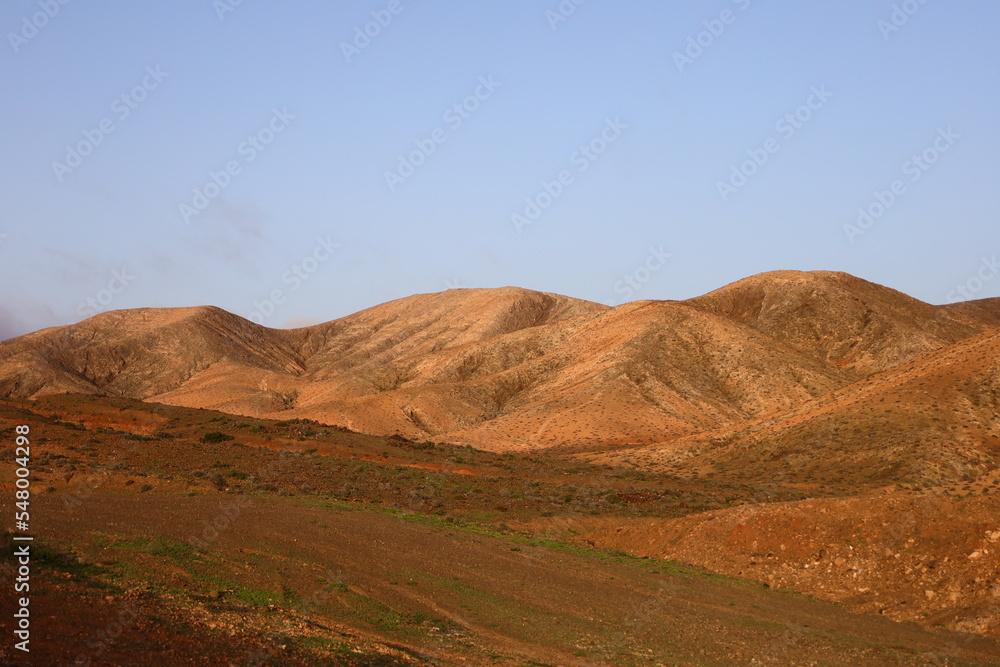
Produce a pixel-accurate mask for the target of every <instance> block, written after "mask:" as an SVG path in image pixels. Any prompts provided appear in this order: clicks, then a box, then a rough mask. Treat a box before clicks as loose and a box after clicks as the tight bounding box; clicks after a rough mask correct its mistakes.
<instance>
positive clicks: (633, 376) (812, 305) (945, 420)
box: [0, 271, 1000, 483]
mask: <svg viewBox="0 0 1000 667" xmlns="http://www.w3.org/2000/svg"><path fill="white" fill-rule="evenodd" d="M998 353H1000V299H984V300H980V301H973V302H965V303H959V304H954V305H947V306H933V305H930V304H927V303H924V302H922V301H919V300H917V299H914V298H911V297H909V296H907V295H905V294H902V293H900V292H897V291H895V290H892V289H889V288H887V287H883V286H880V285H877V284H874V283H871V282H867V281H865V280H862V279H859V278H856V277H853V276H850V275H848V274H844V273H836V272H825V271H816V272H798V271H777V272H771V273H764V274H760V275H756V276H752V277H749V278H746V279H744V280H740V281H738V282H735V283H733V284H731V285H728V286H726V287H723V288H721V289H718V290H716V291H714V292H711V293H709V294H706V295H704V296H700V297H697V298H693V299H688V300H684V301H635V302H631V303H627V304H624V305H621V306H617V307H613V308H612V307H608V306H604V305H601V304H597V303H593V302H589V301H584V300H578V299H573V298H569V297H565V296H559V295H556V294H549V293H541V292H534V291H530V290H525V289H519V288H512V287H505V288H498V289H454V290H448V291H446V292H441V293H435V294H420V295H416V296H411V297H407V298H403V299H399V300H396V301H391V302H389V303H385V304H382V305H378V306H375V307H373V308H369V309H367V310H363V311H361V312H358V313H355V314H353V315H349V316H347V317H343V318H340V319H337V320H333V321H330V322H327V323H324V324H319V325H316V326H311V327H306V328H301V329H291V330H278V329H269V328H265V327H262V326H259V325H256V324H254V323H251V322H249V321H247V320H245V319H242V318H240V317H238V316H236V315H233V314H231V313H228V312H226V311H223V310H221V309H219V308H215V307H208V306H206V307H192V308H170V309H149V308H141V309H133V310H123V311H113V312H107V313H102V314H99V315H96V316H94V317H92V318H90V319H87V320H85V321H83V322H80V323H78V324H73V325H69V326H63V327H55V328H49V329H44V330H41V331H38V332H35V333H31V334H28V335H25V336H20V337H17V338H13V339H10V340H7V341H4V342H0V396H4V397H8V398H14V399H26V398H27V399H32V398H39V397H43V396H46V395H50V394H58V393H82V394H97V395H108V396H118V397H128V398H134V399H140V400H144V401H150V402H158V403H165V404H170V405H177V406H184V407H194V408H211V409H215V410H220V411H224V412H228V413H233V414H239V415H247V416H254V417H268V418H277V419H292V418H308V419H312V420H316V421H319V422H322V423H326V424H331V425H340V426H344V427H347V428H350V429H352V430H356V431H360V432H365V433H372V434H399V435H402V436H405V437H408V438H411V439H416V440H434V441H447V442H452V443H457V444H469V445H473V446H475V447H479V448H484V449H492V450H498V451H499V450H504V451H512V450H515V451H531V450H537V449H540V448H553V447H575V448H582V449H585V450H588V451H590V452H591V454H592V456H593V457H594V458H597V459H600V458H605V459H611V458H613V459H616V460H627V461H629V462H632V463H636V464H642V465H651V466H660V467H664V468H667V469H679V468H680V467H681V466H682V465H683V466H686V467H687V468H688V469H692V466H693V469H697V470H701V471H703V472H710V471H715V472H720V471H722V472H725V471H729V472H731V473H732V474H733V475H735V476H739V475H740V474H741V471H743V472H746V473H747V474H750V471H751V470H753V469H754V467H755V466H757V467H759V466H764V467H765V468H769V469H770V468H773V469H774V472H776V473H777V472H781V471H787V470H789V469H792V470H796V471H799V472H801V473H802V474H804V475H812V476H815V477H816V478H818V479H823V478H824V476H830V475H835V474H836V471H837V469H841V468H842V467H843V465H844V464H845V463H850V464H852V465H855V464H864V465H865V466H866V467H867V469H869V470H873V471H875V472H874V473H873V474H875V475H876V476H877V475H883V476H885V477H886V478H893V479H898V478H907V479H909V480H910V481H915V482H919V481H920V480H923V481H924V482H925V483H932V482H934V483H937V482H941V481H947V480H953V479H959V478H962V477H963V476H966V475H970V474H972V475H975V474H976V471H977V470H980V469H985V468H986V465H987V459H989V458H991V457H993V456H998V455H1000V418H998V417H997V415H998V414H1000V379H998V378H1000V373H998V370H1000V354H998Z"/></svg>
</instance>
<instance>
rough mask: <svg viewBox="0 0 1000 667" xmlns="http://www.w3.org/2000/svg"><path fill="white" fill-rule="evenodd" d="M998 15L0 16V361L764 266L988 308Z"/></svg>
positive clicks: (361, 4)
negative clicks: (163, 321)
mask: <svg viewBox="0 0 1000 667" xmlns="http://www.w3.org/2000/svg"><path fill="white" fill-rule="evenodd" d="M998 24H1000V4H997V3H986V2H982V1H981V0H978V1H972V0H952V1H951V2H948V3H945V2H942V1H940V0H906V1H899V0H896V1H890V0H838V1H837V2H808V3H805V2H793V1H791V0H768V1H765V0H706V1H699V2H662V1H656V2H654V1H653V0H633V1H629V2H610V1H609V0H562V2H560V1H559V0H505V1H504V2H482V1H479V2H477V1H470V0H463V1H459V0H441V1H434V0H376V1H368V0H364V1H362V0H358V1H352V2H320V1H318V0H302V1H300V2H295V3H278V2H265V1H264V0H242V1H239V0H175V1H173V2H169V3H168V2H159V3H136V2H126V1H125V0H103V1H102V2H83V1H82V0H30V1H29V0H9V1H8V2H5V3H3V5H2V7H0V30H2V32H3V33H4V44H2V45H0V52H2V54H0V84H2V90H3V93H4V95H3V98H4V100H3V103H2V104H0V121H2V122H0V133H2V146H3V148H2V155H3V159H2V160H0V181H2V183H3V186H2V187H0V211H2V214H0V281H2V286H3V287H2V297H0V339H5V338H9V337H12V336H16V335H20V334H23V333H27V332H29V331H33V330H37V329H40V328H43V327H49V326H56V325H65V324H70V323H74V322H78V321H81V320H82V319H85V318H86V317H89V316H91V315H93V314H95V313H97V312H102V311H106V310H114V309H121V308H136V307H175V306H193V305H202V304H211V305H215V306H219V307H221V308H224V309H226V310H228V311H230V312H233V313H236V314H238V315H240V316H242V317H246V318H248V319H252V320H253V321H255V322H258V323H261V324H265V325H266V326H269V327H294V326H305V325H308V324H313V323H318V322H322V321H327V320H331V319H334V318H337V317H342V316H344V315H347V314H350V313H353V312H356V311H359V310H362V309H364V308H367V307H370V306H373V305H376V304H379V303H382V302H385V301H389V300H392V299H396V298H400V297H405V296H408V295H412V294H417V293H426V292H437V291H441V290H445V289H450V288H456V287H500V286H505V285H515V286H519V287H524V288H528V289H533V290H540V291H546V292H555V293H559V294H565V295H567V296H572V297H577V298H582V299H589V300H592V301H598V302H601V303H607V304H611V305H616V304H620V303H623V302H626V301H631V300H636V299H685V298H689V297H693V296H697V295H699V294H703V293H706V292H708V291H711V290H713V289H716V288H719V287H721V286H723V285H726V284H728V283H730V282H733V281H736V280H739V279H741V278H744V277H746V276H749V275H752V274H755V273H759V272H763V271H771V270H778V269H796V270H832V271H846V272H848V273H851V274H853V275H856V276H859V277H861V278H865V279H867V280H871V281H874V282H877V283H880V284H883V285H887V286H889V287H892V288H895V289H898V290H900V291H903V292H905V293H907V294H910V295H912V296H914V297H917V298H919V299H922V300H924V301H928V302H931V303H949V302H954V301H961V300H966V299H975V298H987V297H996V296H1000V265H998V264H997V261H996V260H997V254H998V253H1000V235H998V233H997V223H998V222H1000V215H998V212H1000V188H998V187H997V186H996V181H997V176H998V172H1000V169H998V158H997V156H998V155H1000V125H998V123H997V108H998V106H1000V105H998V101H1000V92H998V91H1000V87H998V85H997V84H998V75H1000V41H998V40H997V39H996V35H995V33H996V29H995V26H996V25H998Z"/></svg>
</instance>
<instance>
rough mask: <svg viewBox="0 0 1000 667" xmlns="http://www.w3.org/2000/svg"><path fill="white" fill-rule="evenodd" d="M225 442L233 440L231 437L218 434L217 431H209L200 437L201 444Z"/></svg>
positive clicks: (226, 434) (225, 434)
mask: <svg viewBox="0 0 1000 667" xmlns="http://www.w3.org/2000/svg"><path fill="white" fill-rule="evenodd" d="M226 440H233V436H231V435H229V434H228V433H220V432H218V431H209V432H208V433H206V434H205V435H203V436H201V441H202V442H225V441H226Z"/></svg>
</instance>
